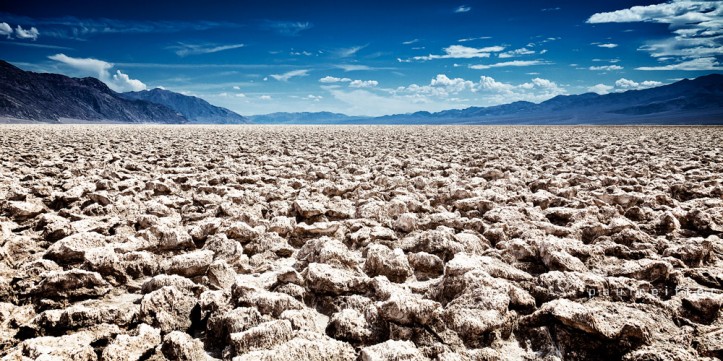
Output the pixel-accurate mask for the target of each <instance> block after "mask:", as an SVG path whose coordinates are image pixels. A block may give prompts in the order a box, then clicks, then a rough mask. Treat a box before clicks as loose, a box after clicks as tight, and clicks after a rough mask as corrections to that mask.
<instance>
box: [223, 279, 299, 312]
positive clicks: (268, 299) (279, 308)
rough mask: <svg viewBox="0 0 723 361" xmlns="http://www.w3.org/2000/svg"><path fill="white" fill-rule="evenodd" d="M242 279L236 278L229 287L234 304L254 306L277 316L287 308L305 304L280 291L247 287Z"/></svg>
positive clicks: (291, 308) (297, 307) (295, 308)
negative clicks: (234, 300)
mask: <svg viewBox="0 0 723 361" xmlns="http://www.w3.org/2000/svg"><path fill="white" fill-rule="evenodd" d="M244 283H245V282H244V281H243V280H237V281H236V283H235V284H234V285H233V286H232V288H231V293H232V296H233V297H234V298H235V299H236V305H237V306H241V307H256V308H257V309H258V310H259V312H261V314H264V315H272V316H274V317H278V316H279V315H281V314H282V313H283V312H284V311H287V310H301V309H303V308H304V307H305V306H304V304H303V303H301V302H300V301H298V300H297V299H295V298H294V297H292V296H290V295H287V294H285V293H280V292H270V291H267V290H264V289H257V288H253V287H247V286H246V285H244Z"/></svg>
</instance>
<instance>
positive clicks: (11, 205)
mask: <svg viewBox="0 0 723 361" xmlns="http://www.w3.org/2000/svg"><path fill="white" fill-rule="evenodd" d="M5 210H6V211H7V212H8V213H10V215H11V216H12V217H13V219H15V220H18V221H23V220H26V219H30V218H33V217H35V216H37V215H39V214H41V213H43V212H44V211H45V207H43V205H42V204H37V203H31V202H21V201H10V202H7V204H6V206H5Z"/></svg>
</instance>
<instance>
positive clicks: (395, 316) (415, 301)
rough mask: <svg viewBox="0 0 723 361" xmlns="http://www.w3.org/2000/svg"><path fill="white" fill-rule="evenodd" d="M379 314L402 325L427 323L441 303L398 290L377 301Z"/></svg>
mask: <svg viewBox="0 0 723 361" xmlns="http://www.w3.org/2000/svg"><path fill="white" fill-rule="evenodd" d="M377 309H378V310H379V315H380V316H381V317H382V318H383V319H385V320H388V321H392V322H396V323H399V324H403V325H413V324H423V325H424V324H428V323H429V322H430V321H431V320H432V319H433V318H434V317H435V313H436V311H438V310H440V309H441V305H440V304H439V303H437V302H435V301H432V300H428V299H423V298H421V297H419V296H417V295H412V294H409V293H403V292H398V293H394V294H392V295H391V296H390V297H389V298H388V299H387V300H385V301H380V302H378V303H377Z"/></svg>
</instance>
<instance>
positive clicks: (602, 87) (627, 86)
mask: <svg viewBox="0 0 723 361" xmlns="http://www.w3.org/2000/svg"><path fill="white" fill-rule="evenodd" d="M661 85H663V83H662V82H659V81H654V80H645V81H641V82H636V81H634V80H630V79H625V78H620V79H618V80H616V81H615V85H614V86H612V85H606V84H597V85H593V86H591V87H589V88H588V89H587V90H588V91H590V92H594V93H598V94H601V95H603V94H608V93H612V92H615V93H619V92H624V91H628V90H641V89H648V88H655V87H658V86H661Z"/></svg>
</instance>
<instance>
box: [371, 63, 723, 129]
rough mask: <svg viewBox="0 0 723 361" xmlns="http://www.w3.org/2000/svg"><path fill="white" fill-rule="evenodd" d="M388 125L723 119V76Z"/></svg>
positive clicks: (396, 118)
mask: <svg viewBox="0 0 723 361" xmlns="http://www.w3.org/2000/svg"><path fill="white" fill-rule="evenodd" d="M367 122H371V123H382V124H414V123H424V124H430V123H432V124H636V123H640V124H653V123H654V124H723V75H722V74H709V75H705V76H701V77H698V78H696V79H692V80H688V79H683V80H681V81H678V82H675V83H672V84H668V85H663V86H659V87H655V88H649V89H642V90H628V91H626V92H621V93H609V94H604V95H600V94H596V93H585V94H578V95H558V96H556V97H554V98H552V99H549V100H547V101H544V102H542V103H539V104H535V103H530V102H524V101H519V102H514V103H510V104H504V105H497V106H491V107H470V108H466V109H453V110H445V111H441V112H436V113H429V112H417V113H411V114H395V115H387V116H383V117H377V118H373V119H369V120H367Z"/></svg>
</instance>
